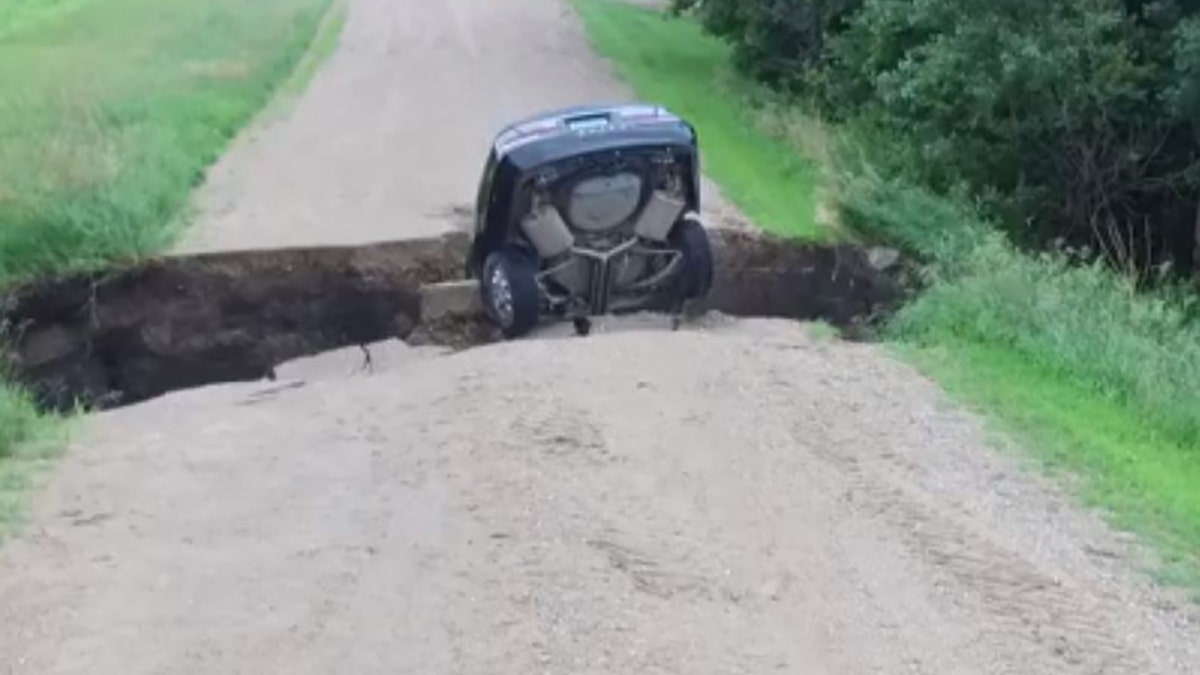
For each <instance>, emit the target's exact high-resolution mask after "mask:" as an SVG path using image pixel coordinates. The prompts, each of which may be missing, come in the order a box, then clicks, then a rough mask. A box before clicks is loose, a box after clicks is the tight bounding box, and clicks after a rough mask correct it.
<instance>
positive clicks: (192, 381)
mask: <svg viewBox="0 0 1200 675" xmlns="http://www.w3.org/2000/svg"><path fill="white" fill-rule="evenodd" d="M467 243H468V242H467V239H466V237H465V236H463V235H461V234H457V233H456V234H449V235H445V236H442V237H436V238H427V239H416V240H406V241H398V242H389V243H381V244H375V245H369V246H358V247H330V248H307V249H290V250H287V249H285V250H263V251H239V252H232V253H219V254H207V255H199V256H181V257H169V258H163V259H159V260H154V261H152V262H148V263H145V264H142V265H139V266H136V267H132V268H127V269H121V270H113V271H108V272H105V273H102V274H89V275H80V276H73V277H68V278H63V279H55V280H49V281H44V282H42V283H38V284H36V285H31V286H28V287H24V288H18V289H15V290H14V291H12V292H11V293H9V294H8V297H7V300H6V302H5V303H4V306H5V310H4V312H3V317H2V319H0V321H2V322H3V324H4V325H5V326H6V330H7V331H9V332H10V342H11V344H12V347H13V348H12V351H11V353H10V356H9V357H8V360H9V361H11V366H12V369H13V371H14V373H15V374H16V376H17V378H18V379H19V380H20V381H21V382H23V383H25V384H26V385H27V386H29V387H30V388H31V389H32V390H33V391H34V392H35V394H36V395H37V397H38V399H39V400H40V402H41V403H42V404H43V405H44V406H46V407H48V408H54V409H63V408H68V407H71V406H73V405H74V404H75V403H76V402H79V403H83V404H85V405H89V406H95V407H111V406H116V405H125V404H130V403H135V402H138V401H142V400H145V399H147V398H151V397H154V396H158V395H161V394H163V393H166V392H169V391H172V390H176V389H182V388H188V387H194V386H200V385H205V384H211V383H216V382H228V381H239V380H256V379H261V378H264V377H272V376H273V368H274V366H276V365H278V364H279V363H281V362H284V361H287V360H290V359H294V358H297V357H301V356H307V355H311V354H315V353H318V352H322V351H327V350H330V349H335V348H339V347H344V346H348V345H356V344H368V343H371V342H376V341H379V340H384V339H387V338H393V337H396V338H400V339H406V340H412V341H422V342H440V343H444V344H450V345H453V346H456V347H464V346H470V345H471V344H478V343H480V342H485V341H488V340H490V339H494V338H493V337H492V335H491V332H490V331H489V330H488V329H487V326H486V325H485V324H484V322H483V320H482V317H480V316H478V315H471V314H469V313H468V314H466V315H464V314H463V313H461V312H460V313H457V314H452V315H441V314H439V316H437V318H436V319H435V320H430V321H423V311H422V293H421V289H422V287H423V286H424V285H427V284H436V283H439V282H444V281H449V280H453V279H456V278H459V277H460V276H461V270H462V269H463V260H464V258H465V251H466V247H467ZM713 244H714V249H715V255H716V260H717V266H718V271H717V280H716V284H715V286H714V289H713V292H712V295H711V296H710V298H709V300H708V302H706V303H705V307H706V308H708V309H714V310H718V311H722V312H725V313H728V314H732V315H737V316H775V317H789V318H798V319H824V320H827V321H830V322H831V323H834V324H836V325H838V326H841V327H844V328H849V329H851V330H857V329H859V328H861V326H862V325H864V324H867V323H869V322H870V321H872V320H873V319H874V318H876V317H878V316H880V315H881V314H882V313H884V312H886V311H887V310H888V309H889V308H890V307H892V306H893V305H894V304H895V303H896V302H897V301H898V300H899V298H900V290H899V287H898V285H897V284H896V283H895V281H894V280H892V279H891V278H889V277H888V276H887V275H886V274H884V273H881V272H880V271H878V270H876V269H875V268H873V267H872V266H871V265H870V263H869V261H868V258H867V256H866V254H865V253H864V252H862V251H859V250H856V249H853V248H848V247H818V246H807V245H798V244H794V243H790V242H785V241H780V240H776V239H771V238H766V237H762V236H760V235H756V234H753V233H750V232H743V231H717V232H714V234H713Z"/></svg>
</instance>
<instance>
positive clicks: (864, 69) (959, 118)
mask: <svg viewBox="0 0 1200 675" xmlns="http://www.w3.org/2000/svg"><path fill="white" fill-rule="evenodd" d="M676 4H677V6H678V7H680V8H688V7H690V8H692V9H694V10H695V11H697V12H699V13H700V15H701V17H702V18H703V19H704V22H705V25H706V26H707V27H708V28H709V30H711V31H713V32H715V33H717V34H719V35H722V36H724V37H725V38H726V39H728V40H729V41H731V42H732V43H733V44H734V47H735V53H736V54H737V55H738V63H739V64H741V65H742V67H743V68H745V69H746V70H747V71H748V72H751V73H753V74H754V75H755V76H757V77H759V78H761V79H764V80H766V81H768V82H770V83H772V84H774V85H776V86H777V87H779V88H782V89H786V90H787V91H790V92H792V93H793V94H802V95H804V96H805V97H807V98H811V99H815V100H816V101H818V103H819V105H820V106H821V107H822V110H823V111H824V112H825V114H827V115H828V116H830V117H831V118H833V119H835V120H838V121H840V122H844V123H846V122H849V123H854V124H856V125H860V126H861V125H869V126H872V127H874V128H875V129H877V130H878V132H879V133H880V134H882V135H883V136H884V137H885V138H887V139H888V140H889V142H890V143H891V144H892V148H891V151H892V152H893V154H894V157H893V158H892V159H891V160H890V161H891V162H892V163H894V164H899V165H901V166H902V169H903V172H904V174H905V175H906V176H907V177H908V178H910V179H911V180H912V181H914V182H915V183H917V184H919V185H921V186H924V187H928V188H930V189H932V190H933V191H934V192H936V193H938V194H947V193H951V192H954V191H964V192H965V193H966V194H969V195H971V196H972V197H973V198H974V199H976V200H978V201H979V202H980V204H981V205H982V206H983V207H985V208H986V209H987V213H988V215H989V216H990V217H992V218H993V219H994V220H996V221H997V222H999V223H1000V224H1001V225H1002V226H1003V227H1004V228H1005V229H1006V231H1007V232H1008V233H1009V234H1011V235H1013V236H1014V237H1015V239H1016V241H1017V242H1019V243H1021V244H1025V245H1034V246H1048V245H1051V244H1053V243H1056V242H1061V241H1065V242H1070V243H1073V244H1089V245H1091V246H1092V247H1093V248H1094V249H1095V250H1097V251H1100V252H1103V253H1105V254H1107V258H1108V259H1110V260H1112V261H1116V262H1121V263H1122V264H1124V265H1127V266H1136V267H1138V268H1140V269H1146V268H1149V267H1150V266H1151V265H1152V264H1158V263H1163V262H1171V263H1172V264H1174V265H1175V266H1176V267H1177V268H1178V269H1183V270H1188V269H1191V268H1192V267H1193V265H1194V262H1195V259H1194V254H1195V247H1196V218H1195V216H1196V196H1195V193H1196V189H1197V187H1200V185H1198V181H1197V168H1198V167H1197V155H1198V153H1200V143H1198V137H1197V129H1196V126H1195V124H1194V122H1193V120H1195V119H1198V118H1200V23H1198V22H1197V19H1196V18H1194V17H1193V16H1192V14H1193V12H1195V11H1197V9H1198V7H1194V6H1192V5H1200V3H1195V2H1187V3H1184V2H1175V1H1174V0H1126V1H1125V2H1121V1H1120V0H1057V1H1056V2H1053V3H1045V2H1042V1H1040V0H994V1H993V2H986V3H981V2H978V1H977V0H853V1H852V0H842V1H838V0H761V1H758V2H744V1H742V0H704V1H703V2H700V1H699V0H677V3H676ZM1033 17H1036V20H1033Z"/></svg>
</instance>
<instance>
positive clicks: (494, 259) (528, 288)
mask: <svg viewBox="0 0 1200 675" xmlns="http://www.w3.org/2000/svg"><path fill="white" fill-rule="evenodd" d="M537 272H538V261H537V257H536V256H534V255H532V254H530V253H529V252H527V251H525V250H524V249H520V248H515V247H506V248H502V249H500V250H498V251H494V252H492V253H491V254H490V255H489V256H488V257H487V259H486V260H484V262H483V269H482V270H481V271H480V279H479V290H480V294H481V296H482V299H483V308H484V310H485V311H486V312H487V315H488V318H490V319H491V320H492V322H493V323H495V324H496V325H497V326H498V327H499V328H500V330H501V332H503V333H504V337H506V338H509V339H513V338H517V337H521V336H522V335H525V334H526V333H528V332H529V331H531V330H533V328H534V327H535V326H537V323H538V314H539V313H540V310H539V307H540V304H541V303H540V292H539V290H538V284H537ZM506 286H507V302H506V298H505V296H506V293H505V287H506Z"/></svg>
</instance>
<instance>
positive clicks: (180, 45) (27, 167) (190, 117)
mask: <svg viewBox="0 0 1200 675" xmlns="http://www.w3.org/2000/svg"><path fill="white" fill-rule="evenodd" d="M336 2H338V0H255V1H254V2H246V1H245V0H104V1H103V2H101V1H100V0H7V1H6V2H3V3H0V288H2V287H3V286H4V285H6V284H9V283H12V282H14V281H17V280H20V279H22V278H28V277H31V276H35V275H39V274H45V273H53V272H60V271H64V270H71V269H79V268H87V267H91V266H95V265H100V264H103V263H105V262H108V261H112V260H123V259H128V258H136V257H139V256H143V255H147V254H153V253H155V252H157V251H159V250H161V249H162V248H164V247H166V246H167V245H169V244H170V243H171V242H172V240H173V239H174V237H175V236H176V234H177V233H178V231H179V228H180V227H181V225H182V223H183V222H184V220H185V216H186V213H185V208H186V204H187V200H188V197H189V195H190V193H191V191H192V189H193V187H195V186H196V185H197V184H198V183H199V182H200V181H201V180H202V179H203V175H204V171H205V169H206V168H207V167H208V165H209V164H211V163H212V162H213V161H214V160H215V159H216V158H217V157H218V156H219V155H220V153H221V152H222V150H223V149H224V148H225V146H226V144H227V143H228V141H229V140H230V139H231V138H232V137H233V135H234V134H235V133H236V132H237V131H238V130H239V129H240V128H242V127H243V126H244V125H245V124H246V123H247V122H249V121H250V119H251V118H252V117H253V116H254V115H255V114H256V113H258V112H259V111H260V110H261V109H263V107H264V106H265V105H267V104H268V102H270V101H272V100H275V99H276V97H277V95H278V94H283V95H285V96H287V95H293V94H295V93H297V92H299V91H300V90H302V89H303V87H304V85H305V84H306V83H307V81H308V79H309V78H310V77H311V76H312V74H313V73H314V72H315V70H316V67H317V65H318V64H319V63H320V61H321V60H322V59H323V58H324V57H325V56H327V55H328V54H329V53H330V52H331V51H332V49H333V47H334V46H336V43H337V36H338V33H339V31H340V28H341V25H342V21H343V18H344V17H343V15H342V14H341V12H340V11H339V10H340V9H341V7H340V4H339V5H335V6H334V11H333V12H330V11H328V10H329V9H330V7H331V3H336ZM0 300H2V298H0ZM3 328H4V327H3V326H0V331H2V330H3ZM2 338H3V335H2V334H0V339H2ZM0 356H2V354H0ZM2 365H3V364H2V363H0V366H2ZM62 431H63V426H62V425H61V424H60V423H59V420H57V419H49V418H44V417H41V416H39V414H38V413H37V411H36V410H35V409H34V407H33V406H32V405H31V404H30V402H29V400H28V398H27V397H26V396H25V395H24V394H23V393H22V392H21V391H20V390H19V389H17V388H16V387H14V386H12V385H9V384H6V383H5V382H4V381H3V377H2V373H0V532H3V530H5V529H6V528H7V527H8V526H10V525H11V524H12V523H13V522H14V519H15V518H16V515H17V508H16V505H17V501H18V497H19V495H20V492H21V488H22V487H23V486H24V485H25V484H26V483H27V482H28V479H29V478H30V477H31V475H32V474H33V473H34V471H35V470H36V469H37V468H38V467H39V466H41V465H42V464H44V462H45V460H46V459H47V458H49V457H51V456H53V455H54V454H55V452H56V448H58V447H61V445H62V444H61V440H62V439H61V438H60V432H62Z"/></svg>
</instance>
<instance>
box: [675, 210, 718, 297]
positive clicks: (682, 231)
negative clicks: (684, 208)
mask: <svg viewBox="0 0 1200 675" xmlns="http://www.w3.org/2000/svg"><path fill="white" fill-rule="evenodd" d="M671 244H672V245H673V246H674V247H675V248H676V249H677V250H678V251H679V252H680V253H682V254H683V272H682V273H681V274H680V275H679V283H680V284H681V289H680V290H681V292H682V293H683V298H684V299H685V300H695V299H697V298H703V297H705V296H706V295H708V292H709V290H711V289H712V283H713V254H712V245H711V244H710V243H709V240H708V232H706V231H705V229H704V226H703V225H702V224H701V223H700V221H699V220H697V219H695V218H690V217H689V218H684V219H683V220H681V221H679V223H678V224H677V225H675V229H674V230H673V231H672V232H671Z"/></svg>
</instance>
